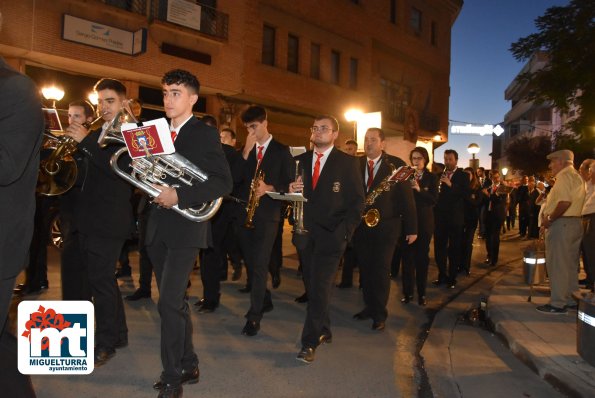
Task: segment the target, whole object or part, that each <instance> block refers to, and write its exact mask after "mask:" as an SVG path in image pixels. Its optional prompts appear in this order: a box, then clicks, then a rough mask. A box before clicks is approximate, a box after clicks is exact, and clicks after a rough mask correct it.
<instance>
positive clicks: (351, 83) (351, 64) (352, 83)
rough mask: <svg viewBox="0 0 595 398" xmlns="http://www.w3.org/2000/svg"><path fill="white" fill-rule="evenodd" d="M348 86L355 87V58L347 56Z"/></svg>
mask: <svg viewBox="0 0 595 398" xmlns="http://www.w3.org/2000/svg"><path fill="white" fill-rule="evenodd" d="M349 88H350V89H353V90H355V89H356V88H357V58H349Z"/></svg>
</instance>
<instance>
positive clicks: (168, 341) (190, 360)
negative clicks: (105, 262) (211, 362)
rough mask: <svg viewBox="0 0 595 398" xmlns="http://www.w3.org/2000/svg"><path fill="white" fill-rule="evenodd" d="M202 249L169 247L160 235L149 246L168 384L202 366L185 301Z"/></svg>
mask: <svg viewBox="0 0 595 398" xmlns="http://www.w3.org/2000/svg"><path fill="white" fill-rule="evenodd" d="M158 233H159V232H158ZM198 250H199V249H198V247H184V248H168V247H167V246H166V245H165V243H164V241H163V240H162V239H159V237H158V236H156V237H155V238H154V239H153V241H152V242H151V245H149V246H147V252H148V253H149V256H150V258H151V262H152V263H153V267H154V270H155V278H156V279H157V287H158V289H159V302H158V303H157V309H158V310H159V315H160V316H161V362H162V365H163V373H162V374H161V380H162V381H163V382H164V383H167V384H172V385H179V384H180V380H181V378H182V370H191V369H194V368H195V367H196V366H197V365H198V357H197V355H196V353H195V352H194V346H193V345H192V321H191V319H190V309H189V307H188V301H187V300H186V299H185V295H186V287H187V284H188V278H189V277H190V273H191V272H192V268H193V267H194V261H195V259H196V256H197V255H198Z"/></svg>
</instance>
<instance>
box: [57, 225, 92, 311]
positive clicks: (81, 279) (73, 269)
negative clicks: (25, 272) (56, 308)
mask: <svg viewBox="0 0 595 398" xmlns="http://www.w3.org/2000/svg"><path fill="white" fill-rule="evenodd" d="M62 226H64V221H62ZM62 231H63V232H64V228H62ZM62 239H63V246H62V256H61V258H60V264H61V268H60V274H61V277H62V300H88V301H91V300H92V295H91V286H90V285H89V273H88V271H87V267H86V265H85V262H84V259H83V253H82V251H81V243H80V238H79V234H78V232H72V231H71V230H70V229H69V230H68V232H64V234H63V236H62Z"/></svg>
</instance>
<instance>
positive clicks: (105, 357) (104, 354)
mask: <svg viewBox="0 0 595 398" xmlns="http://www.w3.org/2000/svg"><path fill="white" fill-rule="evenodd" d="M114 355H116V350H114V349H113V348H112V349H107V348H95V367H96V368H98V367H100V366H102V365H105V364H106V363H107V361H109V360H110V359H112V357H113V356H114Z"/></svg>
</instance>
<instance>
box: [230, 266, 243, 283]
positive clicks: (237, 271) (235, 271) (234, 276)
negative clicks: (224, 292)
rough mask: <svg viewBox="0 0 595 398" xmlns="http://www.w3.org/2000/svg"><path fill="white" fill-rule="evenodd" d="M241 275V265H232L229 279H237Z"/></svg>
mask: <svg viewBox="0 0 595 398" xmlns="http://www.w3.org/2000/svg"><path fill="white" fill-rule="evenodd" d="M241 277H242V267H241V266H240V267H238V268H236V267H233V273H232V274H231V280H232V281H234V282H235V281H239V280H240V278H241Z"/></svg>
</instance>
